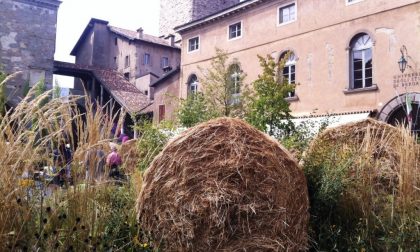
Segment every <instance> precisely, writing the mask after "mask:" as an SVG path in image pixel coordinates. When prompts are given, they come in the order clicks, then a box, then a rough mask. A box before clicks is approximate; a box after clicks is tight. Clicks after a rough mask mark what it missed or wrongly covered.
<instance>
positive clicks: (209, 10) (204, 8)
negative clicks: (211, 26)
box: [193, 0, 239, 20]
mask: <svg viewBox="0 0 420 252" xmlns="http://www.w3.org/2000/svg"><path fill="white" fill-rule="evenodd" d="M237 3H239V0H212V1H208V0H194V6H193V20H196V19H200V18H203V17H205V16H208V15H211V14H213V13H216V12H218V11H221V10H223V9H226V8H228V7H230V6H232V5H235V4H237Z"/></svg>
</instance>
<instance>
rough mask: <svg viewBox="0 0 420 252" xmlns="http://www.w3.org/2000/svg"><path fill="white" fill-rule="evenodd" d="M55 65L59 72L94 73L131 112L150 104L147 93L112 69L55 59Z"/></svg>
mask: <svg viewBox="0 0 420 252" xmlns="http://www.w3.org/2000/svg"><path fill="white" fill-rule="evenodd" d="M54 67H55V68H56V69H59V70H58V72H59V71H60V70H61V71H66V72H71V70H74V71H79V72H80V71H83V72H85V73H88V74H92V75H93V76H94V77H95V78H96V79H97V80H98V81H99V82H100V83H101V85H102V86H103V87H104V88H105V89H106V90H107V91H108V92H109V93H110V95H111V96H112V97H113V98H114V99H115V100H116V101H117V102H118V103H119V104H120V105H121V106H122V107H124V108H125V109H126V110H127V112H129V113H139V112H142V111H143V110H144V109H145V108H147V107H148V106H149V105H150V103H151V102H150V100H149V98H148V96H147V95H145V94H143V93H142V92H141V91H140V90H138V89H137V88H136V87H135V86H134V85H133V84H132V83H130V82H129V81H127V80H126V79H125V78H124V76H123V75H122V74H121V73H119V72H117V71H115V70H112V69H103V68H97V67H92V66H85V65H78V64H73V63H67V62H61V61H54Z"/></svg>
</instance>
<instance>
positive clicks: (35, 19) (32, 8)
mask: <svg viewBox="0 0 420 252" xmlns="http://www.w3.org/2000/svg"><path fill="white" fill-rule="evenodd" d="M59 4H60V2H59V1H56V0H0V66H1V68H2V71H5V72H6V73H15V72H18V71H21V72H22V73H21V74H20V75H19V76H18V77H17V78H15V79H14V80H13V81H11V82H9V83H8V85H7V92H8V94H9V98H8V100H9V103H10V104H11V105H16V104H17V103H18V102H19V101H20V98H21V97H22V89H23V87H24V86H25V85H26V84H27V83H28V82H29V84H31V85H33V84H35V83H36V82H38V81H39V80H40V79H44V80H45V83H46V85H47V88H51V87H52V74H53V73H52V71H53V64H54V52H55V40H56V24H57V10H58V6H59Z"/></svg>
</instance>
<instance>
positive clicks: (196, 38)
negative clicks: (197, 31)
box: [187, 35, 201, 53]
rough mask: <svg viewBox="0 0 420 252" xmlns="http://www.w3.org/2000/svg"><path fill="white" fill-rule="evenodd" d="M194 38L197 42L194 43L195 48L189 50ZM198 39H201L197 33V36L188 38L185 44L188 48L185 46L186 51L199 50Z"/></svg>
mask: <svg viewBox="0 0 420 252" xmlns="http://www.w3.org/2000/svg"><path fill="white" fill-rule="evenodd" d="M194 40H197V43H196V46H195V49H193V50H191V43H192V42H193V41H194ZM200 40H201V39H200V36H199V35H198V36H194V37H191V38H189V39H188V44H187V46H188V48H187V52H188V53H194V52H198V51H199V50H200Z"/></svg>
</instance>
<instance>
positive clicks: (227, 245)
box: [137, 118, 309, 251]
mask: <svg viewBox="0 0 420 252" xmlns="http://www.w3.org/2000/svg"><path fill="white" fill-rule="evenodd" d="M137 207H138V215H139V221H140V226H141V228H142V229H143V230H145V231H146V233H147V234H149V235H151V237H152V240H154V241H156V242H157V245H158V247H160V249H162V250H163V251H167V250H168V251H301V250H304V249H305V248H306V247H307V225H308V218H309V214H308V208H309V206H308V196H307V187H306V180H305V177H304V174H303V172H302V170H301V169H299V167H298V164H297V163H296V161H295V160H294V159H293V158H292V156H291V155H290V154H289V153H288V152H287V151H286V150H285V149H284V148H283V147H282V146H280V145H279V143H278V142H276V141H274V140H273V139H271V138H270V137H269V136H267V135H265V134H263V133H261V132H260V131H258V130H256V129H255V128H253V127H251V126H249V125H248V124H247V123H245V122H243V121H241V120H239V119H231V118H219V119H215V120H211V121H209V122H206V123H203V124H200V125H198V126H195V127H193V128H191V129H189V130H187V131H185V132H183V133H182V134H181V135H179V136H178V137H177V138H175V139H173V140H172V141H171V142H170V143H168V144H167V146H166V147H165V148H164V149H163V151H162V152H161V153H160V154H159V155H158V156H157V157H156V158H155V159H154V161H153V162H152V164H151V166H150V167H149V168H148V170H147V171H146V172H145V174H144V182H143V188H142V191H141V193H140V195H139V197H138V206H137Z"/></svg>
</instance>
